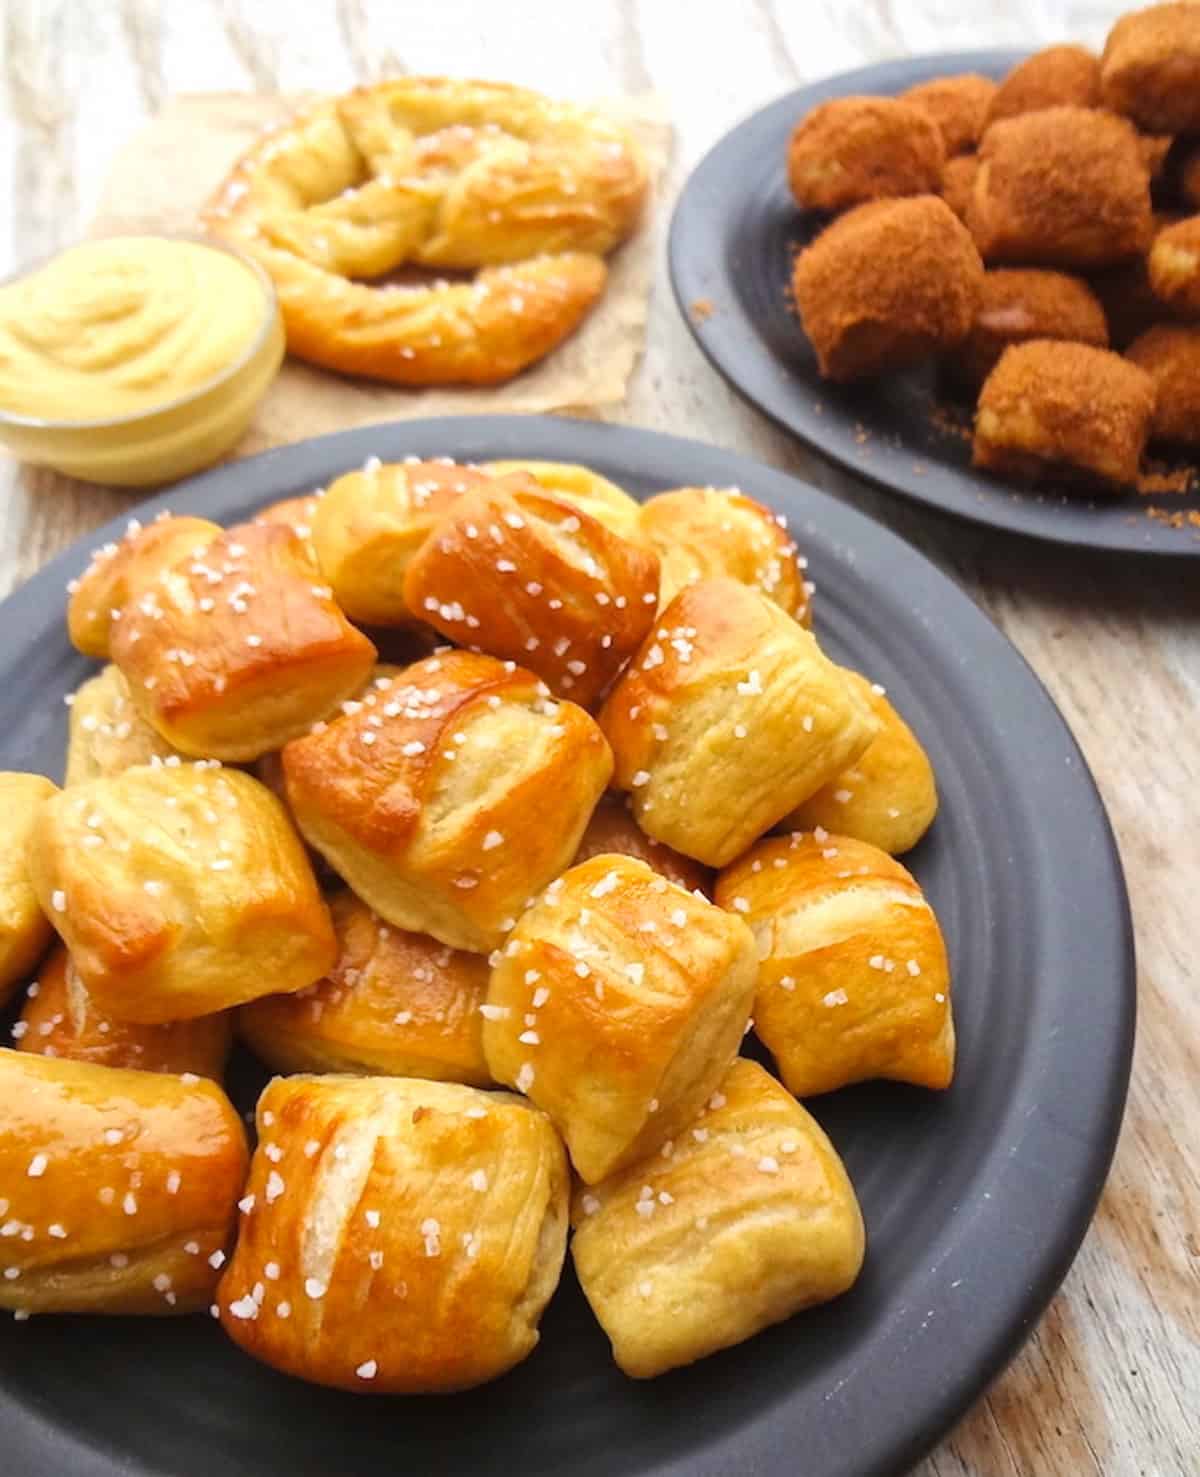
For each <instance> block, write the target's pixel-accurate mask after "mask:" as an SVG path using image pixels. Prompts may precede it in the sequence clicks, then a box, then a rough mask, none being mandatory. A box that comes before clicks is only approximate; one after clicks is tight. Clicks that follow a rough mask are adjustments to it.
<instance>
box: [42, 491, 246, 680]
mask: <svg viewBox="0 0 1200 1477" xmlns="http://www.w3.org/2000/svg"><path fill="white" fill-rule="evenodd" d="M220 534H221V529H220V528H219V527H218V526H217V524H215V523H209V522H208V520H207V519H205V518H172V517H171V516H170V514H163V515H161V516H160V517H158V518H156V519H155V520H154V522H153V523H146V524H143V523H139V522H138V520H137V519H136V518H131V519H130V520H129V526H128V528H127V530H126V532H125V536H124V537H123V538H122V539H121V540H120V542H119V543H110V544H104V545H103V546H102V547H101V548H99V549H97V550H96V551H95V552H94V553H93V554H92V559H91V563H90V564H89V565H88V567H87V568H86V569H85V570H84V572H83V574H81V575H80V577H79V579H78V580H72V582H71V584H70V585H68V587H67V589H68V593H69V596H70V598H69V599H68V601H67V634H68V635H69V636H70V638H71V642H72V644H73V645H74V646H76V647H78V649H79V650H80V651H82V652H83V653H84V655H85V656H94V657H98V658H99V659H100V660H104V659H105V658H107V656H108V655H109V643H110V641H111V638H112V628H113V625H114V624H115V623H116V622H117V621H119V620H120V618H121V615H122V614H123V613H124V610H125V607H126V606H127V605H128V604H129V603H130V601H132V600H134V599H135V598H136V597H137V596H139V595H141V594H143V593H144V592H145V591H146V590H148V589H151V588H152V587H153V586H154V585H155V584H156V583H157V582H158V579H159V577H160V576H161V575H162V574H164V573H165V572H166V571H167V570H168V569H170V568H171V567H172V565H174V564H178V563H179V562H180V561H181V560H183V559H187V558H188V557H190V556H191V555H194V554H199V553H200V552H201V550H203V549H206V548H207V547H208V545H209V544H211V543H212V541H213V540H214V539H215V538H219V537H220Z"/></svg>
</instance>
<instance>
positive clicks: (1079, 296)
mask: <svg viewBox="0 0 1200 1477" xmlns="http://www.w3.org/2000/svg"><path fill="white" fill-rule="evenodd" d="M1031 338H1041V339H1064V340H1067V341H1069V342H1073V343H1080V344H1091V345H1092V346H1093V347H1094V348H1097V349H1107V348H1108V324H1107V322H1106V320H1105V317H1104V309H1103V308H1102V307H1101V306H1100V300H1099V299H1098V298H1097V297H1096V295H1095V293H1094V292H1093V291H1092V290H1091V288H1090V287H1089V286H1088V285H1087V283H1086V282H1084V281H1082V280H1081V279H1080V278H1078V277H1071V276H1069V275H1068V274H1067V273H1066V272H1051V271H1043V270H1038V269H1034V268H1030V269H1022V268H1018V267H997V268H993V270H991V271H989V272H985V273H984V277H983V295H982V297H981V298H980V302H979V307H978V309H977V310H976V313H975V321H974V323H972V325H971V331H970V333H969V334H968V335H967V337H966V339H965V341H964V342H963V343H962V344H961V345H960V346H959V347H958V349H956V350H955V353H954V370H955V372H956V374H958V375H959V377H960V378H961V379H963V380H964V381H965V382H966V383H967V384H968V385H971V386H974V387H975V388H976V389H978V387H979V386H980V385H982V384H983V382H984V380H985V379H987V377H988V375H989V374H991V372H992V370H993V369H995V367H996V365H997V363H998V362H999V359H1000V355H1001V354H1003V353H1004V351H1005V349H1006V348H1008V346H1009V344H1021V343H1025V342H1026V341H1027V340H1029V339H1031Z"/></svg>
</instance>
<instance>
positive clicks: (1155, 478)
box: [1137, 463, 1196, 497]
mask: <svg viewBox="0 0 1200 1477" xmlns="http://www.w3.org/2000/svg"><path fill="white" fill-rule="evenodd" d="M1195 483H1196V468H1195V467H1176V468H1175V469H1174V471H1167V470H1166V469H1165V468H1159V467H1156V466H1155V465H1154V464H1153V463H1151V464H1150V466H1148V467H1147V469H1146V470H1145V471H1144V472H1143V473H1142V474H1141V475H1140V476H1139V477H1138V483H1137V490H1138V491H1139V492H1140V493H1141V494H1142V496H1143V497H1156V496H1158V495H1159V494H1161V493H1177V494H1179V493H1187V492H1191V490H1192V488H1193V487H1194V486H1195Z"/></svg>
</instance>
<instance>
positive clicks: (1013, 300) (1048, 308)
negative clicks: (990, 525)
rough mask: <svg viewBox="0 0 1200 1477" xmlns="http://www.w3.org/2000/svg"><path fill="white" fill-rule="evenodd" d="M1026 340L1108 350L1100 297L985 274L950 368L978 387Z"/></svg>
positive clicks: (1004, 273) (1029, 272)
mask: <svg viewBox="0 0 1200 1477" xmlns="http://www.w3.org/2000/svg"><path fill="white" fill-rule="evenodd" d="M1031 338H1041V339H1064V340H1067V341H1069V342H1072V343H1080V344H1092V345H1093V346H1094V347H1095V348H1097V349H1107V348H1108V325H1107V323H1106V321H1105V318H1104V309H1103V308H1102V307H1101V306H1100V300H1099V299H1098V298H1097V297H1096V294H1095V293H1094V292H1093V291H1092V290H1091V288H1090V287H1089V286H1088V285H1087V283H1086V282H1083V281H1081V280H1080V279H1079V278H1078V277H1071V276H1068V275H1067V273H1065V272H1049V271H1039V270H1036V269H1033V268H1029V269H1026V270H1022V269H1021V268H1018V267H997V268H994V269H993V270H992V271H990V272H985V273H984V277H983V297H982V299H981V301H980V304H979V308H978V310H977V312H976V314H975V322H974V323H973V324H972V325H971V332H970V333H969V334H968V335H967V338H966V340H965V342H964V343H962V344H961V345H960V346H959V348H958V349H956V350H955V352H954V355H953V365H954V369H955V371H956V373H957V374H958V375H959V377H960V378H961V379H963V380H964V381H965V382H966V383H967V384H969V385H971V386H973V387H974V388H975V389H978V388H979V386H980V385H981V384H983V382H984V380H985V379H987V377H988V375H989V374H991V372H992V370H993V369H994V368H995V367H996V364H997V363H998V362H999V359H1000V355H1001V354H1003V353H1004V351H1005V349H1006V348H1008V346H1009V344H1022V343H1025V342H1026V340H1028V339H1031ZM852 834H853V833H852Z"/></svg>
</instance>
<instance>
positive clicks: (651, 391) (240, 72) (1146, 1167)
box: [0, 0, 1200, 1477]
mask: <svg viewBox="0 0 1200 1477" xmlns="http://www.w3.org/2000/svg"><path fill="white" fill-rule="evenodd" d="M1120 8H1121V7H1119V6H1110V5H1107V4H1103V3H1096V0H1093V3H1090V4H1086V3H1085V4H1074V5H1056V4H1054V3H1052V0H1028V3H1027V4H1024V5H1013V4H1008V3H1005V0H986V3H985V0H977V3H975V4H972V5H963V6H959V7H946V6H941V5H939V4H938V3H937V0H859V3H857V4H848V3H844V0H807V3H788V0H775V3H772V0H724V3H721V4H719V5H718V4H716V3H713V4H711V5H704V4H701V3H699V0H692V3H690V4H685V3H683V0H641V3H638V0H608V3H604V0H574V3H564V0H536V3H535V0H522V3H521V4H519V5H518V4H515V3H514V4H512V5H503V4H498V3H492V0H436V3H430V0H423V3H411V0H409V3H397V0H336V3H334V0H308V3H305V4H304V5H300V4H297V3H294V0H107V3H101V0H5V3H4V4H3V5H0V24H3V27H4V35H3V45H2V46H0V58H2V59H3V60H2V66H3V75H2V77H0V85H2V86H3V88H4V97H3V102H2V103H0V194H2V195H3V196H4V197H6V199H7V209H6V210H5V211H4V218H3V219H2V220H0V274H3V273H4V272H7V271H9V270H11V267H12V266H13V265H16V264H17V263H21V262H25V261H28V260H29V259H31V258H34V257H36V256H38V255H41V254H44V253H46V252H48V251H51V250H52V249H54V248H56V247H59V246H61V245H63V244H64V243H66V242H68V241H70V240H72V239H73V238H75V237H77V236H79V235H80V234H81V232H82V230H83V229H84V227H85V226H86V223H87V221H88V219H89V217H90V215H91V213H92V211H93V210H94V206H95V201H96V197H97V194H98V191H99V188H100V185H101V183H102V180H103V178H104V173H105V169H106V166H107V163H108V161H109V160H110V159H111V156H112V154H113V152H114V151H115V149H116V148H117V147H118V146H119V145H120V144H121V143H123V142H124V141H125V140H126V139H127V138H128V137H129V135H130V134H131V133H132V132H133V131H135V130H136V128H137V127H138V125H139V123H140V122H141V121H142V120H143V119H144V118H145V117H146V116H147V115H148V114H150V113H152V112H153V111H154V110H155V109H156V108H158V107H159V106H160V105H161V104H162V102H163V101H164V99H165V98H167V97H168V96H169V95H171V94H173V93H177V92H188V91H214V90H223V89H245V90H268V91H269V90H283V91H289V90H290V91H295V90H299V89H305V88H313V89H321V90H340V89H342V88H345V87H347V86H349V85H351V84H353V83H356V82H361V81H366V80H370V79H372V78H376V77H380V76H385V75H389V74H396V73H399V72H404V71H410V72H433V73H442V72H445V73H451V74H458V75H465V76H472V75H473V76H482V77H496V78H503V79H507V80H509V81H513V82H518V83H524V84H528V85H531V86H534V87H538V88H540V89H542V90H545V91H548V92H553V93H558V94H561V95H564V96H576V97H580V98H588V97H596V96H601V95H606V94H609V95H610V94H612V93H615V92H622V91H624V92H646V91H656V92H658V93H661V94H662V95H663V96H664V97H665V99H666V101H667V103H668V105H669V107H670V110H671V113H672V116H673V119H674V122H675V125H676V128H677V140H676V151H675V158H674V163H673V166H672V169H671V171H670V175H669V178H668V180H667V184H666V190H665V196H666V198H665V199H663V200H661V202H660V220H659V230H660V232H661V233H662V235H663V237H664V238H665V225H666V221H667V219H668V216H669V209H670V205H671V203H672V201H673V199H674V197H675V195H676V194H677V192H678V190H679V188H680V186H681V185H682V183H683V181H684V179H685V177H686V176H687V173H688V171H689V170H690V169H691V168H692V167H693V166H694V164H695V163H696V162H697V161H698V160H699V158H700V157H701V155H702V154H703V153H704V152H705V151H706V150H707V149H708V147H709V146H710V145H711V144H712V143H714V142H715V141H716V139H717V138H718V137H720V135H721V134H722V133H724V132H725V131H726V130H727V129H728V128H729V127H730V126H731V125H732V124H733V123H735V122H736V121H737V120H739V119H740V118H742V117H744V116H745V115H746V114H747V113H749V112H750V111H752V110H753V109H754V108H756V107H757V106H758V105H759V104H761V103H763V102H765V101H767V100H769V99H771V98H773V97H775V96H777V95H778V94H779V93H781V92H783V91H785V90H787V89H789V88H791V87H794V86H797V85H799V84H800V83H802V82H804V81H808V80H812V79H815V78H817V77H820V76H822V75H825V74H828V73H830V72H834V71H839V70H844V69H846V68H849V67H852V66H857V65H860V64H863V63H866V62H869V61H872V60H876V59H879V58H882V57H885V56H889V55H900V54H904V53H905V52H920V51H935V50H947V49H955V48H967V47H972V46H983V45H988V44H998V45H999V44H1003V45H1016V46H1031V47H1032V46H1036V45H1038V44H1041V43H1043V42H1047V41H1050V40H1054V39H1059V38H1062V37H1066V36H1068V35H1070V36H1073V37H1079V38H1082V39H1084V40H1086V41H1089V42H1091V43H1093V44H1096V43H1099V42H1100V41H1102V39H1103V36H1104V33H1105V31H1106V29H1107V27H1108V24H1109V23H1110V21H1111V19H1112V17H1113V16H1114V15H1115V14H1116V13H1118V11H1119V9H1120ZM946 11H951V12H954V11H958V12H960V13H959V14H951V15H950V16H949V17H948V18H947V15H946V14H945V12H946ZM661 256H662V253H661V252H660V264H659V267H658V271H657V279H656V284H655V295H654V302H653V305H652V310H651V316H650V326H649V340H648V346H647V350H646V354H645V358H644V361H643V363H642V365H641V366H640V369H639V371H638V373H637V377H636V380H635V382H634V384H633V386H632V388H631V392H630V394H629V397H628V401H627V403H626V404H625V405H623V406H621V407H619V408H616V409H615V410H613V411H612V412H610V417H611V418H612V419H618V420H622V421H628V422H631V423H635V424H639V425H645V426H651V427H658V428H661V429H664V430H670V431H673V432H677V433H680V434H685V435H694V436H697V437H700V438H703V439H706V440H710V441H715V442H718V443H719V444H721V445H723V446H726V447H730V448H733V449H736V450H738V451H741V452H746V453H749V454H751V455H754V456H757V457H758V458H760V459H761V460H763V461H766V462H769V463H771V464H773V465H775V466H778V467H782V468H784V469H786V470H789V471H793V472H796V473H798V474H800V475H801V476H804V477H808V478H809V479H810V480H812V481H815V482H817V483H818V484H820V485H821V486H823V487H826V488H828V489H829V490H831V491H833V492H834V493H836V495H838V496H840V497H843V498H845V499H847V500H848V501H851V502H853V503H855V504H857V505H858V506H860V507H862V508H864V509H866V511H868V512H870V513H872V514H873V515H874V516H876V517H878V518H879V519H881V520H882V521H883V522H885V523H887V524H889V525H890V526H892V527H893V528H895V529H897V530H898V531H899V532H900V533H902V534H903V535H904V536H905V537H906V538H908V539H909V540H911V541H912V542H913V543H914V544H916V545H917V546H918V547H919V548H921V549H923V550H924V551H925V552H926V553H927V554H929V555H930V556H931V557H932V558H933V559H935V560H936V561H937V562H938V563H939V564H940V565H941V566H942V567H943V568H944V569H946V570H947V571H948V572H949V573H950V574H952V575H953V576H954V577H955V578H957V579H958V580H959V581H960V582H961V583H962V584H963V585H965V587H966V588H967V589H968V590H969V591H970V592H971V593H972V595H973V596H974V597H975V598H976V599H977V600H978V601H979V603H980V604H981V605H982V606H983V607H984V608H985V609H986V610H987V611H988V613H989V614H990V615H991V616H992V618H993V619H994V620H995V621H996V622H997V623H998V624H999V625H1000V626H1001V627H1002V628H1003V630H1004V631H1006V632H1007V634H1008V635H1009V636H1010V637H1011V639H1012V640H1013V641H1014V642H1015V643H1016V645H1017V646H1018V647H1019V648H1020V649H1021V651H1022V652H1023V653H1024V654H1025V656H1026V657H1027V658H1028V659H1029V661H1030V662H1031V663H1032V664H1033V666H1034V668H1035V669H1036V670H1037V672H1038V673H1039V675H1040V676H1041V678H1042V680H1043V681H1044V682H1045V683H1046V685H1047V686H1048V687H1049V689H1050V691H1051V692H1052V693H1053V695H1054V697H1055V699H1056V700H1057V702H1058V703H1059V705H1060V707H1061V708H1062V710H1063V712H1064V714H1065V715H1066V717H1067V720H1068V722H1069V723H1070V725H1071V727H1072V728H1073V730H1074V732H1075V734H1076V736H1077V738H1078V739H1079V741H1080V743H1081V745H1082V746H1083V749H1084V752H1085V753H1086V755H1087V758H1088V760H1089V762H1090V764H1091V766H1092V769H1093V771H1094V773H1095V775H1096V778H1097V781H1098V782H1099V785H1100V788H1101V790H1102V792H1103V794H1104V798H1105V800H1106V802H1107V804H1108V807H1109V811H1110V814H1111V816H1112V819H1113V824H1114V826H1115V829H1116V833H1117V836H1118V839H1119V841H1120V846H1121V851H1122V855H1123V857H1124V861H1125V867H1126V870H1127V875H1128V881H1129V888H1130V892H1131V894H1132V898H1133V909H1134V916H1135V920H1136V926H1137V943H1138V956H1139V982H1138V987H1139V1029H1138V1045H1137V1055H1136V1060H1135V1064H1134V1076H1133V1086H1132V1090H1131V1094H1130V1099H1129V1108H1128V1113H1127V1116H1126V1120H1125V1128H1124V1132H1123V1135H1122V1138H1121V1143H1120V1147H1119V1150H1118V1153H1117V1157H1116V1163H1115V1166H1114V1169H1113V1173H1112V1176H1111V1179H1110V1181H1109V1184H1108V1188H1107V1190H1106V1192H1105V1195H1104V1198H1103V1201H1102V1203H1101V1206H1100V1210H1099V1214H1098V1215H1097V1217H1096V1221H1095V1224H1094V1225H1093V1227H1092V1229H1091V1232H1090V1233H1089V1235H1088V1237H1087V1240H1086V1242H1085V1243H1084V1246H1083V1249H1082V1251H1081V1252H1080V1255H1079V1258H1078V1260H1077V1261H1076V1263H1075V1266H1074V1268H1073V1270H1072V1271H1071V1273H1070V1275H1069V1276H1068V1278H1067V1280H1066V1283H1065V1285H1064V1287H1063V1289H1062V1291H1061V1292H1060V1293H1059V1295H1058V1296H1057V1298H1056V1299H1055V1300H1054V1302H1053V1304H1052V1305H1051V1307H1050V1310H1049V1312H1048V1313H1047V1314H1046V1316H1045V1318H1044V1319H1043V1320H1042V1322H1041V1324H1040V1326H1039V1327H1038V1328H1037V1330H1036V1332H1035V1333H1034V1335H1033V1337H1032V1338H1031V1339H1030V1341H1029V1343H1028V1344H1027V1345H1026V1347H1025V1349H1024V1351H1023V1352H1022V1353H1021V1354H1020V1355H1019V1356H1018V1357H1017V1359H1016V1360H1015V1362H1014V1363H1013V1365H1012V1366H1011V1368H1010V1369H1009V1370H1008V1372H1007V1373H1006V1374H1005V1375H1004V1376H1003V1377H1002V1378H1001V1379H1000V1380H999V1381H998V1382H997V1383H996V1385H995V1386H994V1387H993V1389H992V1390H991V1392H990V1394H988V1395H987V1397H986V1398H985V1399H983V1400H982V1401H980V1403H979V1404H978V1405H977V1406H976V1407H975V1409H974V1410H972V1411H971V1412H970V1414H969V1415H968V1416H967V1417H966V1418H965V1419H964V1420H963V1421H962V1423H961V1424H960V1425H959V1426H958V1428H957V1429H956V1430H955V1431H954V1432H953V1433H952V1434H951V1435H950V1436H948V1437H947V1438H946V1440H945V1441H943V1442H942V1444H941V1445H940V1446H939V1447H938V1448H937V1450H936V1451H935V1452H934V1453H933V1454H932V1455H931V1456H930V1457H929V1458H928V1459H927V1460H926V1461H925V1462H924V1463H923V1464H922V1465H921V1467H920V1468H919V1469H918V1471H919V1473H920V1477H950V1474H964V1473H965V1474H970V1477H1043V1474H1055V1477H1057V1474H1064V1477H1066V1474H1069V1477H1086V1474H1091V1473H1097V1474H1103V1477H1135V1474H1137V1477H1173V1474H1181V1477H1183V1474H1187V1477H1194V1474H1196V1473H1197V1472H1200V1093H1198V1085H1200V973H1198V971H1197V967H1196V937H1197V922H1198V921H1200V898H1198V894H1200V738H1198V729H1200V721H1198V720H1200V578H1198V573H1197V570H1198V566H1197V565H1195V564H1191V565H1190V567H1189V568H1188V569H1186V570H1183V569H1172V568H1164V567H1163V566H1162V565H1161V564H1159V565H1155V566H1146V565H1140V564H1138V563H1136V562H1131V561H1125V560H1112V559H1095V558H1087V557H1084V556H1082V555H1075V554H1071V553H1067V552H1056V551H1053V550H1043V549H1039V548H1038V547H1037V546H1034V545H1030V544H1024V543H1021V542H1018V541H1016V540H1012V539H1008V538H1005V537H1003V536H1000V535H997V534H994V533H988V532H983V531H975V530H972V529H970V528H967V527H961V526H958V525H955V524H952V523H950V522H946V521H942V520H939V519H936V518H935V517H933V516H932V515H924V514H919V513H917V512H916V511H910V510H909V509H908V508H906V507H904V506H903V505H902V504H901V503H899V502H898V501H894V500H891V499H888V498H887V497H884V496H882V495H879V494H876V493H873V492H871V491H869V490H868V489H866V488H864V487H861V486H859V485H857V484H855V483H853V482H852V481H850V480H849V479H847V478H844V477H842V476H840V475H838V474H835V473H834V472H832V471H831V470H829V469H828V468H825V467H823V466H822V465H821V464H820V463H819V462H817V461H815V460H814V459H813V458H811V457H810V456H808V455H806V454H805V453H804V452H803V451H802V450H800V449H799V448H798V447H797V446H795V445H794V444H793V443H792V442H791V441H790V440H789V439H788V438H787V437H786V436H784V435H782V434H780V433H777V432H776V431H774V430H773V429H772V428H771V427H770V426H769V425H767V423H766V422H765V421H763V420H762V419H761V418H759V417H758V416H757V415H756V414H755V413H754V412H753V411H751V410H749V409H748V408H746V407H745V406H744V405H742V404H741V403H740V402H739V401H738V400H737V399H736V398H735V396H734V395H733V394H732V392H730V391H729V390H727V389H726V388H725V387H724V385H723V384H722V382H721V381H720V380H719V379H718V378H717V376H716V375H715V374H714V372H713V371H711V370H710V369H709V368H708V366H707V365H706V364H705V363H704V361H703V360H702V358H701V356H700V353H699V351H698V350H697V349H696V347H695V346H694V344H693V342H692V340H691V338H690V336H689V334H688V333H687V331H686V329H685V328H684V325H683V324H682V322H681V321H680V319H679V317H678V315H677V313H676V310H675V307H674V304H673V302H672V299H671V295H670V291H669V288H668V285H667V279H666V270H665V265H664V264H663V262H662V260H661ZM130 501H131V500H130V499H128V498H127V497H124V496H121V495H118V494H115V493H110V492H105V491H101V490H98V489H95V488H90V487H84V486H81V485H79V484H72V483H69V482H67V481H66V480H65V479H63V478H60V477H57V476H55V475H54V474H51V473H45V472H34V471H30V470H27V469H19V468H17V467H15V466H14V465H13V464H12V463H11V462H0V593H4V592H5V591H7V590H8V589H9V588H10V587H12V586H13V585H14V584H16V583H18V582H19V581H20V580H22V579H24V578H26V577H28V576H29V575H30V574H32V573H33V571H34V570H35V569H37V568H38V566H39V565H40V564H41V563H42V562H43V561H44V560H46V559H47V558H49V556H50V555H51V554H53V553H54V552H55V551H56V550H57V549H59V548H60V547H62V546H63V545H64V544H66V543H68V542H69V541H71V540H72V539H74V538H76V537H77V536H78V535H79V534H80V533H82V532H84V531H85V530H87V529H89V528H91V527H93V526H94V525H96V524H98V523H100V522H101V521H103V520H104V519H106V518H109V517H111V516H112V515H113V514H114V513H115V512H117V511H119V510H121V509H123V508H125V507H126V506H128V505H129V503H130ZM1184 536H1186V535H1184ZM814 1477H816V1474H814Z"/></svg>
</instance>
